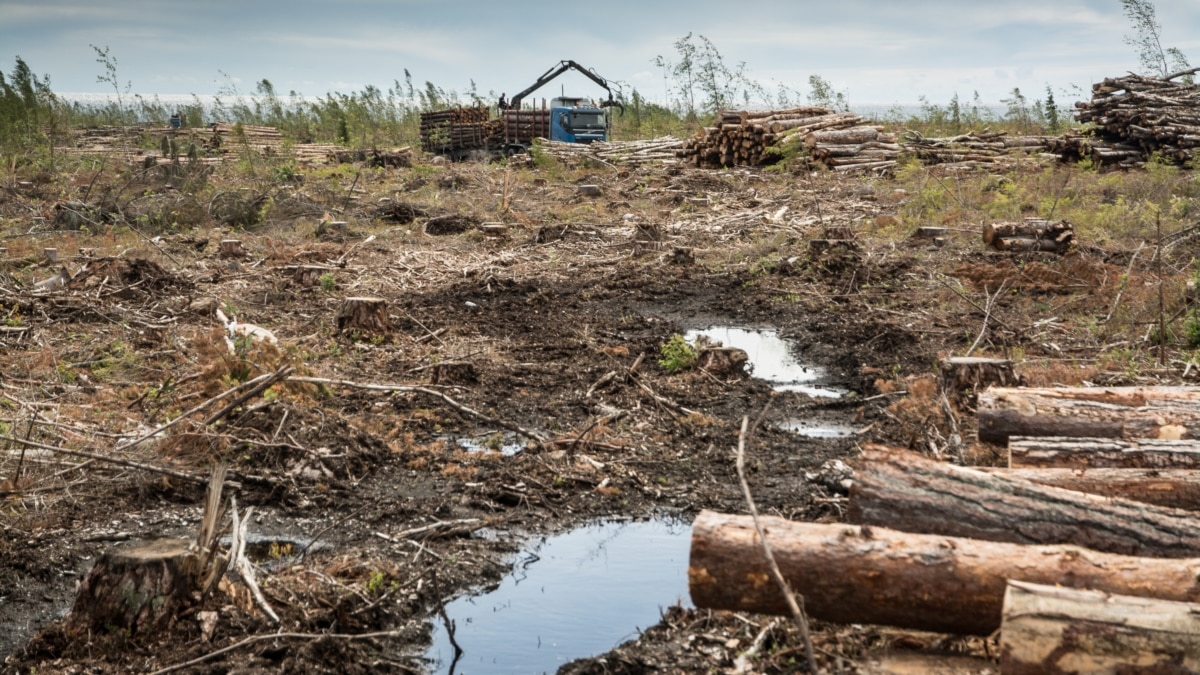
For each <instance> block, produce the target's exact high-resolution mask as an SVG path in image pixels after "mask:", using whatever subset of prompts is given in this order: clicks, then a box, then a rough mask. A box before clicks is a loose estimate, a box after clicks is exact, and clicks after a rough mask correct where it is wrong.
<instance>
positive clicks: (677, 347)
mask: <svg viewBox="0 0 1200 675" xmlns="http://www.w3.org/2000/svg"><path fill="white" fill-rule="evenodd" d="M659 353H660V354H662V358H661V359H659V360H658V365H660V366H662V368H663V369H664V370H666V371H667V372H668V373H671V374H672V375H674V374H675V373H681V372H683V371H685V370H691V369H692V368H694V367H695V366H696V348H695V347H693V346H691V345H690V344H688V342H687V340H685V339H683V336H682V335H680V334H679V333H676V334H674V335H672V336H671V339H670V340H667V341H666V342H664V343H662V345H661V346H660V347H659Z"/></svg>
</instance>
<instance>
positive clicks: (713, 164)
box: [679, 107, 863, 169]
mask: <svg viewBox="0 0 1200 675" xmlns="http://www.w3.org/2000/svg"><path fill="white" fill-rule="evenodd" d="M862 122H863V118H862V117H859V116H858V115H855V114H854V113H850V112H834V111H833V110H830V109H829V108H820V107H801V108H790V109H787V110H760V111H749V110H728V111H724V112H721V113H720V114H719V115H717V119H716V122H715V125H714V126H711V127H705V128H703V129H701V130H700V131H699V132H698V133H697V134H696V136H694V137H693V138H691V139H688V140H687V141H684V144H683V148H682V149H681V150H680V151H679V156H680V157H683V158H685V159H690V160H691V161H692V162H693V163H694V164H695V165H696V166H698V167H701V168H708V169H715V168H721V167H729V166H758V165H761V164H765V163H767V162H768V161H769V159H770V154H769V153H768V149H769V148H772V147H775V146H778V145H785V144H789V143H794V142H796V141H798V140H801V139H803V138H804V137H805V135H806V134H808V133H810V132H813V131H819V130H822V129H845V128H849V127H854V126H858V125H859V124H861V123H862Z"/></svg>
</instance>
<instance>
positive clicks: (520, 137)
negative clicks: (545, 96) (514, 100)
mask: <svg viewBox="0 0 1200 675" xmlns="http://www.w3.org/2000/svg"><path fill="white" fill-rule="evenodd" d="M535 138H550V111H549V110H548V109H544V108H543V109H540V110H539V109H536V108H529V109H523V110H506V111H504V139H505V140H509V141H518V142H522V143H530V142H532V141H533V139H535Z"/></svg>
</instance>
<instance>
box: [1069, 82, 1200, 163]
mask: <svg viewBox="0 0 1200 675" xmlns="http://www.w3.org/2000/svg"><path fill="white" fill-rule="evenodd" d="M1196 72H1200V68H1191V69H1189V70H1185V71H1182V72H1179V73H1174V74H1172V75H1168V76H1167V77H1165V78H1157V77H1145V76H1142V75H1134V74H1129V75H1126V76H1125V77H1116V78H1105V80H1104V81H1103V82H1099V83H1096V84H1094V85H1092V99H1091V101H1087V102H1080V103H1076V104H1075V105H1076V108H1078V110H1077V111H1076V113H1075V117H1076V119H1078V120H1079V121H1080V122H1083V123H1090V124H1094V125H1095V127H1096V133H1095V139H1094V140H1088V139H1084V138H1081V137H1078V136H1075V137H1064V140H1063V152H1064V154H1065V153H1067V152H1073V153H1077V154H1078V155H1080V157H1086V158H1091V159H1094V160H1096V161H1097V162H1098V163H1102V164H1105V163H1107V164H1112V163H1116V164H1121V165H1126V166H1132V165H1136V164H1138V163H1141V162H1144V161H1145V160H1146V159H1148V158H1149V156H1150V154H1152V153H1156V154H1157V155H1159V156H1161V157H1162V158H1163V159H1166V160H1167V161H1170V162H1174V163H1177V164H1181V165H1182V164H1185V163H1187V162H1189V161H1191V159H1192V157H1193V154H1194V153H1195V151H1196V149H1197V148H1200V85H1196V84H1191V83H1189V82H1187V81H1184V80H1182V79H1180V78H1184V77H1185V76H1187V75H1191V74H1194V73H1196Z"/></svg>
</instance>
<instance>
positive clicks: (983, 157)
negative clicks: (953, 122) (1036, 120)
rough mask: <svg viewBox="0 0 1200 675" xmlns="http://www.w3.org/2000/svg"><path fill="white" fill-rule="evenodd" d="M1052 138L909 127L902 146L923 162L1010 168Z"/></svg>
mask: <svg viewBox="0 0 1200 675" xmlns="http://www.w3.org/2000/svg"><path fill="white" fill-rule="evenodd" d="M1053 140H1054V139H1053V138H1052V137H1050V136H1009V135H1008V134H1007V133H1005V132H989V131H982V132H974V131H972V132H970V133H967V134H961V135H959V136H948V137H944V138H926V137H924V136H922V135H921V134H919V133H917V132H915V131H909V132H906V133H905V134H904V150H905V156H906V157H916V158H917V159H919V160H920V161H921V163H922V164H925V165H940V166H942V167H944V168H953V169H965V170H973V169H980V168H986V169H990V170H997V169H1006V168H1012V167H1013V166H1015V165H1016V164H1017V163H1018V162H1019V161H1020V160H1021V159H1022V158H1024V157H1026V156H1028V155H1030V154H1033V153H1040V152H1045V151H1046V150H1048V149H1049V148H1050V146H1051V143H1052V142H1053Z"/></svg>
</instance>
